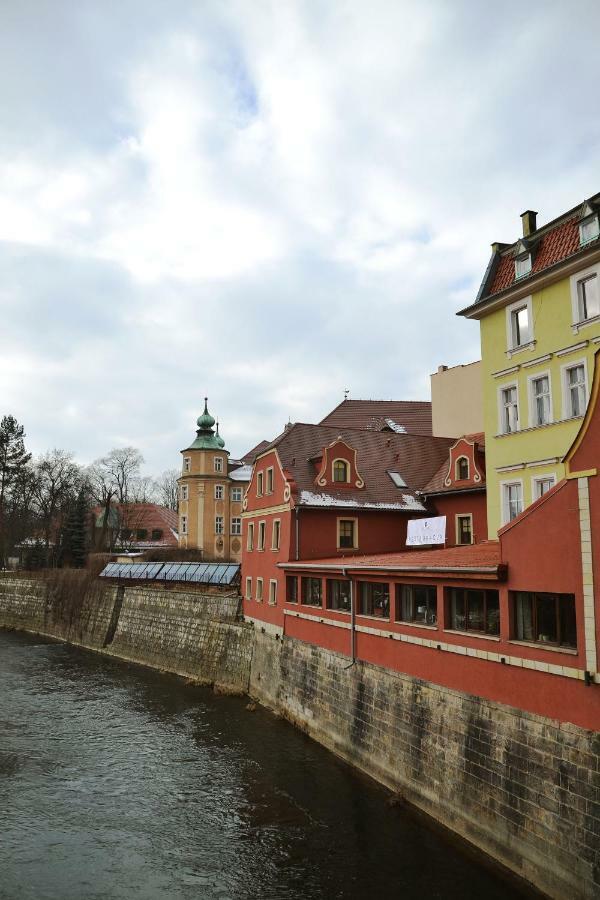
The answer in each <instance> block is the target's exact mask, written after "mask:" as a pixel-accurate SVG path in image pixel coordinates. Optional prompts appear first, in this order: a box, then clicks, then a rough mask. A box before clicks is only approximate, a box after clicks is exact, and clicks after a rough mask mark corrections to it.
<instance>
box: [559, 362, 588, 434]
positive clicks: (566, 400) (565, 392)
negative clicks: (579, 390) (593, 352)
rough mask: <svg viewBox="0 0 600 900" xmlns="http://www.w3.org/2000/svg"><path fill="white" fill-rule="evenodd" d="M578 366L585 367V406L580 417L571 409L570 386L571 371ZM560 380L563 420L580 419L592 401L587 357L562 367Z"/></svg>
mask: <svg viewBox="0 0 600 900" xmlns="http://www.w3.org/2000/svg"><path fill="white" fill-rule="evenodd" d="M577 366H583V372H584V376H585V404H584V409H583V412H582V413H581V414H580V415H579V416H574V415H573V412H572V407H571V390H570V386H569V370H570V369H575V368H577ZM560 380H561V383H562V416H563V419H578V418H580V417H581V416H583V415H585V410H586V409H587V405H588V402H589V399H590V382H589V378H588V368H587V359H585V357H584V358H583V359H574V360H572V361H571V362H568V363H565V364H564V366H561V367H560Z"/></svg>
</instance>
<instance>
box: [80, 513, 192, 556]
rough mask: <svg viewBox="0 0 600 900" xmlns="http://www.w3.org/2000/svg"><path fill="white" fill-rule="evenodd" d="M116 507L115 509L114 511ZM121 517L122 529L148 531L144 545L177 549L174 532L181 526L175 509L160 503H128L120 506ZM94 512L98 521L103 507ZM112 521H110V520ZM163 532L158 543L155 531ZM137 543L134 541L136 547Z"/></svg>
mask: <svg viewBox="0 0 600 900" xmlns="http://www.w3.org/2000/svg"><path fill="white" fill-rule="evenodd" d="M114 508H115V507H113V509H114ZM118 510H119V514H120V516H121V527H122V528H129V529H130V530H132V531H137V529H146V531H147V532H148V536H147V538H144V539H143V541H141V542H142V543H144V545H146V544H151V545H152V546H157V547H159V546H160V547H163V546H167V547H177V546H178V542H177V538H176V537H175V535H174V534H173V532H177V529H178V526H179V517H178V515H177V512H176V511H175V510H174V509H168V508H167V507H166V506H159V504H158V503H128V504H126V505H123V506H118ZM92 512H93V514H94V516H95V517H96V519H98V518H99V517H100V516H102V515H103V514H104V507H103V506H95V507H94V508H93V509H92ZM109 521H110V519H109ZM155 530H156V531H162V537H161V538H159V539H158V540H156V541H153V540H152V532H153V531H155ZM136 543H137V542H136V541H134V542H133V544H134V545H135V544H136Z"/></svg>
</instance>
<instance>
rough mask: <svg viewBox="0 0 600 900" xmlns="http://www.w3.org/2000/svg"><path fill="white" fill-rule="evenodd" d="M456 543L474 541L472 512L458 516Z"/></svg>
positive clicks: (470, 542)
mask: <svg viewBox="0 0 600 900" xmlns="http://www.w3.org/2000/svg"><path fill="white" fill-rule="evenodd" d="M456 543H457V544H472V543H473V516H472V515H471V514H470V513H466V514H465V515H463V516H457V517H456Z"/></svg>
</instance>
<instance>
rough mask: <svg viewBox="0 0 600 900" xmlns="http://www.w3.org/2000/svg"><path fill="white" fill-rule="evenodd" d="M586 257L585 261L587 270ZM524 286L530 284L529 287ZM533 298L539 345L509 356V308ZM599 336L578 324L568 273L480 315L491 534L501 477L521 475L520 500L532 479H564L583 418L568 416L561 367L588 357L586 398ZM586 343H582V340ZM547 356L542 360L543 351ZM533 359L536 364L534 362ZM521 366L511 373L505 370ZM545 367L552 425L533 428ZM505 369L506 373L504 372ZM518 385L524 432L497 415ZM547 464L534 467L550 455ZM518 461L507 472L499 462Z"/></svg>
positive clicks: (596, 326) (594, 328)
mask: <svg viewBox="0 0 600 900" xmlns="http://www.w3.org/2000/svg"><path fill="white" fill-rule="evenodd" d="M588 266H589V260H588V261H585V262H582V266H581V269H582V271H583V270H584V269H586V268H587V267H588ZM524 287H525V286H524ZM529 296H530V297H531V299H532V320H533V340H534V342H535V343H534V345H533V346H532V347H528V348H526V349H521V350H517V351H513V352H512V354H510V355H509V354H508V352H507V351H508V337H507V310H506V307H507V306H508V305H512V303H514V302H516V300H517V299H518V300H519V301H521V297H522V299H523V301H524V300H525V299H526V298H527V297H529ZM599 342H600V322H598V321H595V322H594V321H591V322H590V323H589V324H587V325H583V326H580V327H579V330H576V329H574V328H573V309H572V302H571V287H570V279H569V277H566V278H562V280H559V281H556V282H555V283H553V284H551V285H549V286H547V287H545V288H543V289H541V290H538V291H536V292H530V293H525V290H523V293H522V294H521V295H520V296H519V295H518V294H516V295H513V296H511V297H510V298H508V299H507V301H506V305H505V306H503V307H502V308H501V309H497V310H495V311H493V312H490V313H489V314H487V315H485V316H483V317H482V318H481V356H482V371H483V386H484V423H485V435H486V474H487V504H488V531H489V536H490V538H491V539H493V538H494V537H495V536H496V533H497V531H498V529H499V528H500V527H501V526H502V524H504V523H503V521H502V500H501V487H500V485H501V482H503V481H515V480H522V481H523V502H524V506H525V507H527V506H528V505H529V504H530V503H531V502H532V501H533V499H534V498H533V485H532V478H533V477H539V476H542V475H546V474H554V475H555V476H556V481H557V482H558V481H560V480H561V479H562V478H563V477H564V471H565V470H564V465H563V464H562V463H561V462H560V459H561V458H562V456H564V454H565V453H566V452H567V450H568V448H569V446H570V444H571V442H572V441H573V439H574V437H575V435H576V434H577V431H578V429H579V426H580V424H581V419H582V417H577V418H571V419H567V420H564V419H563V405H562V404H563V377H562V371H561V369H562V367H564V366H569V365H574V364H576V363H578V362H579V361H580V360H585V361H586V365H587V389H588V398H589V390H590V386H591V381H592V377H593V357H594V352H595V350H597V349H598V343H599ZM582 345H583V346H582ZM548 355H550V358H549V359H548V358H546V359H540V357H547V356H548ZM530 364H531V365H530ZM513 368H514V369H516V371H511V372H506V370H508V369H510V370H512V369H513ZM546 372H548V373H549V375H550V390H551V409H552V419H553V423H552V424H549V425H543V426H537V427H530V425H529V421H530V419H529V416H530V392H529V384H528V380H529V379H530V378H531V377H532V376H537V375H541V374H544V373H546ZM502 373H503V374H502ZM514 383H516V384H517V386H518V398H519V431H518V432H515V433H513V434H507V435H502V434H499V431H500V419H499V409H500V402H499V396H500V394H499V392H500V389H501V388H502V387H506V386H508V385H510V384H514ZM549 459H551V460H552V461H551V462H548V463H546V464H543V465H536V463H539V462H540V461H543V460H549ZM506 466H520V468H518V469H515V470H513V471H509V472H506V471H505V472H498V468H502V467H506Z"/></svg>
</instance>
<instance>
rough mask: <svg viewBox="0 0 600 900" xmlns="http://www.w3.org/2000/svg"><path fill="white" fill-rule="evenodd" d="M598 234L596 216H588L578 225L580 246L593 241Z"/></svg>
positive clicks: (599, 232) (599, 231)
mask: <svg viewBox="0 0 600 900" xmlns="http://www.w3.org/2000/svg"><path fill="white" fill-rule="evenodd" d="M599 234H600V230H599V226H598V216H589V217H588V218H587V219H584V220H583V222H580V224H579V239H580V241H581V243H582V244H587V242H588V241H593V240H594V238H597V237H598V235H599Z"/></svg>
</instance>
